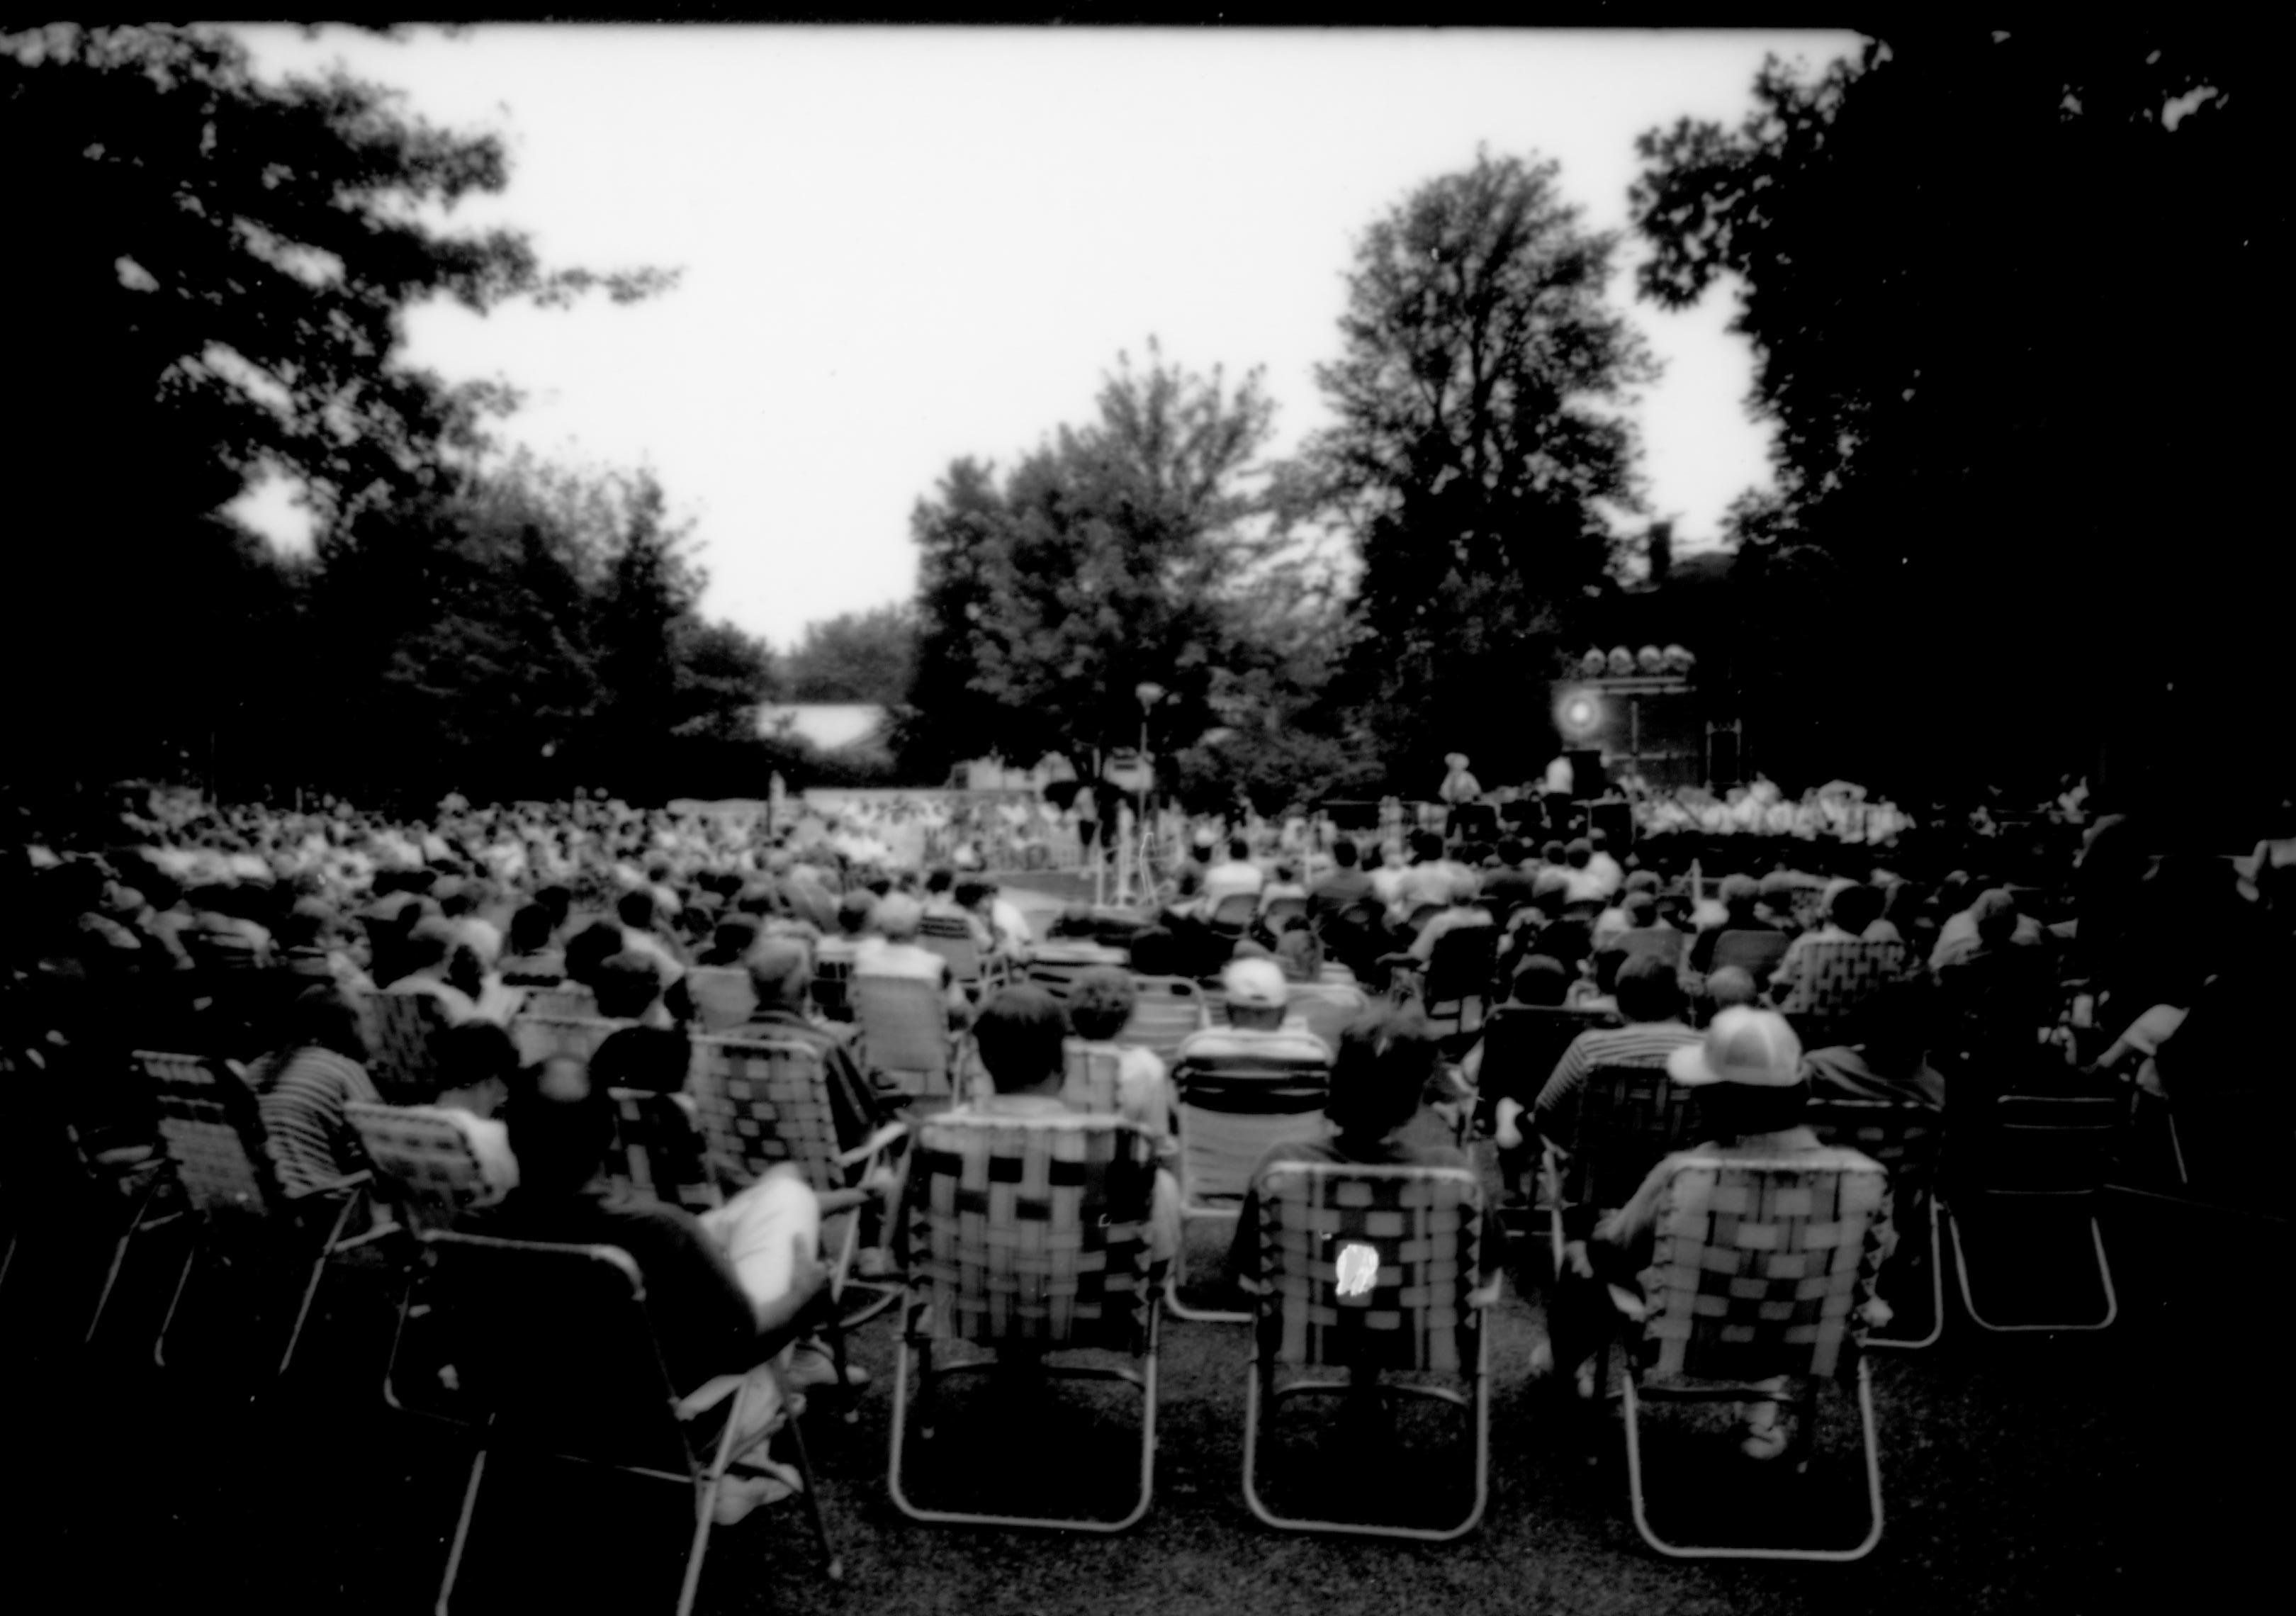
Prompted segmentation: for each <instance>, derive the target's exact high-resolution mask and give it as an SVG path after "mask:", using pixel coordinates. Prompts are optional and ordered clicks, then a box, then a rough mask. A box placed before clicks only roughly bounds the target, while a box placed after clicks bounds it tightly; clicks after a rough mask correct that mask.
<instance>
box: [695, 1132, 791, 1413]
mask: <svg viewBox="0 0 2296 1616" xmlns="http://www.w3.org/2000/svg"><path fill="white" fill-rule="evenodd" d="M701 1226H702V1228H703V1229H705V1230H707V1231H708V1232H709V1237H710V1238H711V1239H712V1240H714V1241H716V1242H717V1246H718V1249H719V1250H720V1251H724V1252H725V1253H726V1259H727V1260H728V1261H729V1262H731V1263H732V1264H733V1265H734V1278H735V1279H737V1280H739V1281H740V1282H741V1285H742V1293H743V1294H744V1295H746V1296H747V1297H748V1298H749V1299H750V1303H751V1305H752V1306H756V1307H763V1306H765V1305H766V1304H767V1303H769V1302H773V1301H777V1300H780V1299H781V1298H782V1297H783V1296H786V1295H788V1294H789V1290H790V1285H791V1282H792V1281H793V1280H794V1278H795V1276H796V1274H797V1264H798V1259H799V1255H800V1253H802V1254H803V1255H804V1256H807V1257H812V1256H815V1255H816V1254H817V1253H818V1252H819V1251H820V1249H821V1203H820V1202H818V1201H816V1199H815V1198H814V1194H813V1190H812V1187H811V1186H810V1185H808V1184H807V1183H806V1181H805V1178H804V1176H803V1175H802V1174H800V1173H799V1171H798V1169H796V1168H795V1167H793V1166H790V1165H788V1164H786V1163H784V1164H783V1165H782V1166H779V1167H776V1168H774V1169H771V1170H770V1171H768V1172H767V1174H766V1176H765V1177H762V1178H760V1179H758V1181H757V1183H755V1184H753V1185H750V1187H749V1188H748V1189H745V1190H743V1191H742V1193H741V1194H738V1195H735V1196H734V1198H733V1199H732V1200H730V1201H728V1202H726V1204H725V1205H724V1206H722V1207H718V1208H717V1209H716V1210H712V1211H708V1212H704V1213H702V1214H701ZM788 1356H789V1349H786V1348H784V1349H783V1351H782V1352H781V1354H780V1355H779V1357H780V1358H784V1359H785V1358H788ZM743 1387H746V1388H747V1392H746V1395H745V1396H743V1398H742V1401H741V1407H740V1410H739V1415H738V1423H737V1424H736V1426H735V1428H734V1452H735V1453H737V1454H739V1453H742V1452H743V1451H744V1450H745V1449H747V1448H750V1447H751V1446H752V1441H751V1439H753V1438H754V1437H756V1436H757V1435H758V1434H759V1433H761V1432H766V1431H772V1430H774V1429H775V1427H777V1426H778V1425H779V1424H780V1423H781V1416H782V1397H781V1389H780V1386H779V1385H778V1383H777V1382H775V1379H774V1376H773V1371H772V1366H771V1365H770V1364H760V1365H758V1366H757V1367H756V1368H755V1369H752V1370H750V1372H749V1373H748V1374H721V1375H718V1376H717V1378H716V1379H714V1380H711V1381H709V1382H705V1383H704V1384H702V1385H701V1386H700V1387H698V1388H697V1389H695V1390H694V1391H693V1393H692V1394H691V1395H689V1396H688V1397H686V1398H685V1399H684V1400H683V1401H682V1402H680V1403H679V1404H678V1406H677V1412H678V1414H679V1415H680V1416H681V1417H685V1418H691V1417H692V1416H693V1415H697V1414H701V1413H702V1412H704V1411H705V1410H708V1409H710V1408H714V1407H717V1405H718V1404H719V1403H721V1402H723V1401H725V1399H726V1398H728V1397H730V1396H732V1395H733V1394H734V1391H735V1390H740V1389H742V1388H743Z"/></svg>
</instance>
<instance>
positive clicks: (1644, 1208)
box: [1551, 1007, 1897, 1460]
mask: <svg viewBox="0 0 2296 1616" xmlns="http://www.w3.org/2000/svg"><path fill="white" fill-rule="evenodd" d="M1666 1064H1667V1070H1668V1071H1669V1073H1670V1074H1671V1075H1672V1076H1673V1078H1674V1080H1675V1081H1676V1082H1677V1083H1681V1084H1684V1085H1686V1086H1689V1087H1696V1088H1698V1089H1699V1090H1700V1095H1699V1103H1700V1106H1701V1111H1700V1118H1701V1121H1702V1127H1701V1128H1699V1130H1698V1131H1700V1132H1701V1133H1703V1134H1705V1135H1706V1136H1708V1140H1707V1143H1705V1144H1700V1145H1697V1146H1695V1147H1694V1148H1693V1149H1691V1150H1688V1151H1680V1152H1677V1153H1674V1154H1672V1155H1670V1156H1669V1157H1667V1158H1666V1159H1665V1160H1664V1161H1661V1162H1660V1163H1659V1164H1658V1165H1657V1166H1656V1167H1654V1168H1652V1169H1651V1171H1650V1176H1649V1177H1646V1178H1644V1180H1643V1183H1642V1187H1641V1188H1639V1189H1637V1190H1636V1192H1635V1194H1634V1195H1633V1197H1632V1199H1630V1200H1629V1201H1628V1202H1627V1204H1626V1205H1625V1206H1623V1207H1621V1208H1620V1209H1619V1210H1617V1211H1615V1212H1612V1213H1611V1214H1610V1215H1609V1216H1608V1217H1606V1218H1603V1221H1602V1222H1601V1223H1599V1224H1598V1225H1596V1226H1595V1231H1594V1233H1593V1235H1591V1236H1590V1237H1589V1238H1588V1239H1587V1242H1586V1243H1585V1244H1584V1245H1573V1246H1571V1247H1570V1248H1568V1249H1567V1252H1566V1263H1565V1267H1564V1270H1563V1272H1562V1274H1561V1275H1560V1276H1557V1279H1556V1286H1555V1295H1554V1308H1553V1313H1552V1319H1551V1327H1552V1328H1553V1330H1554V1352H1555V1361H1556V1362H1557V1363H1558V1364H1560V1365H1564V1366H1569V1365H1573V1364H1581V1363H1582V1360H1587V1359H1590V1358H1591V1356H1592V1355H1593V1353H1594V1352H1595V1348H1596V1346H1597V1345H1599V1344H1600V1341H1601V1339H1602V1337H1601V1335H1600V1334H1599V1333H1598V1332H1602V1331H1604V1330H1607V1329H1608V1328H1610V1327H1611V1326H1610V1320H1611V1317H1613V1305H1611V1303H1610V1301H1609V1299H1608V1297H1606V1295H1605V1292H1606V1291H1607V1292H1610V1293H1611V1295H1616V1296H1620V1297H1621V1298H1622V1299H1623V1300H1621V1301H1620V1302H1619V1303H1618V1304H1616V1306H1617V1307H1619V1308H1624V1307H1626V1305H1627V1303H1628V1302H1636V1305H1639V1297H1640V1296H1641V1294H1642V1292H1641V1281H1642V1270H1643V1268H1644V1266H1645V1265H1646V1264H1647V1263H1648V1262H1649V1260H1650V1257H1651V1251H1652V1237H1653V1235H1654V1234H1655V1232H1656V1230H1657V1228H1658V1226H1659V1223H1660V1220H1661V1212H1662V1210H1663V1208H1662V1206H1661V1201H1662V1198H1663V1197H1664V1196H1665V1194H1667V1192H1668V1189H1669V1181H1670V1180H1671V1179H1672V1178H1673V1177H1674V1173H1675V1169H1677V1167H1679V1166H1680V1165H1681V1164H1682V1163H1683V1162H1684V1161H1688V1160H1690V1159H1691V1158H1693V1157H1696V1156H1721V1157H1723V1158H1725V1159H1726V1160H1727V1159H1732V1158H1739V1159H1746V1160H1753V1161H1775V1160H1777V1159H1779V1158H1782V1157H1784V1158H1791V1159H1792V1160H1793V1161H1796V1162H1798V1163H1802V1164H1806V1165H1808V1167H1810V1168H1813V1169H1833V1168H1840V1169H1866V1170H1868V1171H1873V1170H1878V1169H1876V1168H1875V1164H1874V1162H1873V1161H1871V1160H1869V1159H1868V1158H1866V1156H1863V1155H1861V1154H1859V1153H1857V1152H1856V1151H1853V1150H1843V1149H1840V1148H1838V1147H1835V1146H1832V1145H1827V1144H1821V1143H1820V1142H1819V1140H1818V1137H1817V1136H1816V1134H1815V1133H1813V1132H1812V1131H1811V1130H1810V1129H1809V1128H1808V1127H1806V1126H1804V1125H1803V1122H1802V1112H1803V1110H1804V1109H1805V1107H1806V1106H1807V1105H1808V1100H1809V1083H1808V1080H1807V1079H1805V1078H1804V1077H1803V1075H1802V1070H1801V1044H1800V1040H1799V1039H1798V1038H1795V1037H1794V1032H1793V1029H1792V1027H1791V1026H1789V1025H1788V1024H1787V1022H1786V1019H1785V1017H1784V1016H1782V1015H1780V1014H1778V1013H1777V1012H1775V1011H1774V1010H1752V1009H1746V1008H1743V1007H1734V1008H1732V1009H1729V1010H1726V1011H1724V1012H1722V1013H1721V1014H1719V1015H1718V1016H1716V1017H1715V1018H1714V1021H1713V1024H1712V1025H1711V1026H1710V1027H1709V1028H1708V1029H1707V1031H1706V1037H1705V1039H1704V1040H1703V1041H1702V1042H1700V1043H1693V1044H1685V1045H1684V1046H1682V1047H1680V1048H1678V1049H1677V1050H1676V1051H1675V1052H1674V1054H1672V1055H1671V1056H1670V1057H1669V1059H1668V1061H1667V1063H1666ZM1867 1242H1868V1247H1869V1251H1868V1257H1869V1260H1867V1261H1866V1263H1865V1265H1864V1266H1863V1268H1862V1270H1861V1278H1860V1282H1859V1309H1858V1311H1859V1314H1860V1316H1861V1317H1863V1318H1864V1320H1865V1321H1866V1324H1868V1325H1876V1326H1878V1325H1885V1324H1887V1323H1888V1322H1889V1321H1890V1307H1889V1304H1888V1303H1887V1302H1885V1301H1883V1300H1882V1299H1881V1298H1880V1297H1879V1296H1877V1295H1875V1294H1874V1283H1873V1282H1874V1272H1875V1270H1876V1269H1878V1268H1879V1267H1880V1266H1881V1264H1882V1260H1883V1259H1886V1258H1887V1257H1888V1256H1889V1254H1890V1251H1892V1250H1894V1249H1895V1248H1896V1245H1897V1233H1896V1231H1895V1230H1894V1229H1893V1228H1892V1227H1891V1226H1890V1202H1889V1198H1888V1197H1887V1195H1886V1194H1885V1195H1884V1197H1883V1200H1882V1207H1881V1210H1880V1211H1879V1212H1877V1213H1876V1214H1875V1215H1874V1220H1873V1222H1872V1224H1871V1225H1870V1226H1869V1229H1868V1234H1867ZM1773 1385H1774V1386H1775V1389H1776V1390H1781V1391H1783V1390H1784V1387H1783V1384H1782V1383H1778V1382H1773ZM1576 1390H1577V1391H1578V1394H1579V1397H1580V1398H1582V1399H1588V1400H1590V1401H1591V1400H1592V1399H1593V1398H1594V1396H1595V1392H1596V1390H1598V1388H1596V1387H1595V1385H1594V1383H1593V1378H1592V1364H1591V1362H1588V1363H1585V1364H1584V1365H1583V1366H1582V1368H1581V1371H1580V1374H1579V1377H1578V1381H1577V1386H1576ZM1740 1414H1741V1416H1742V1417H1743V1419H1744V1421H1745V1427H1746V1429H1745V1434H1744V1437H1743V1440H1742V1441H1741V1444H1740V1446H1741V1448H1742V1450H1743V1452H1744V1453H1745V1455H1746V1456H1747V1457H1749V1458H1752V1459H1763V1460H1767V1459H1775V1458H1776V1457H1777V1456H1779V1455H1780V1454H1782V1453H1784V1451H1785V1450H1786V1447H1787V1444H1788V1442H1789V1440H1790V1439H1791V1437H1792V1432H1791V1431H1789V1429H1788V1428H1787V1425H1786V1423H1784V1420H1783V1419H1782V1418H1781V1416H1780V1413H1779V1408H1778V1405H1777V1403H1776V1402H1775V1400H1767V1401H1761V1402H1755V1403H1751V1404H1746V1405H1742V1406H1741V1408H1740Z"/></svg>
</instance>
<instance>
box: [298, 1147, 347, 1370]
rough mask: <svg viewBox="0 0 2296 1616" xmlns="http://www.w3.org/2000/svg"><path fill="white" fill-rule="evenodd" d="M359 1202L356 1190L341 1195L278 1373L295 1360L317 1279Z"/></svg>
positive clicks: (316, 1293)
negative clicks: (337, 1209)
mask: <svg viewBox="0 0 2296 1616" xmlns="http://www.w3.org/2000/svg"><path fill="white" fill-rule="evenodd" d="M358 1203H359V1195H358V1193H357V1191H353V1192H352V1193H351V1194H348V1195H346V1196H344V1197H343V1204H342V1210H340V1211H338V1212H337V1213H336V1214H335V1221H334V1226H332V1228H330V1229H328V1231H327V1238H326V1240H325V1242H324V1243H323V1244H322V1245H321V1246H320V1247H319V1255H318V1257H317V1259H316V1260H315V1261H313V1263H312V1264H311V1278H310V1283H309V1284H306V1285H305V1286H304V1287H303V1305H302V1306H301V1307H299V1308H296V1309H295V1326H294V1328H293V1329H291V1330H290V1331H288V1333H287V1350H286V1351H285V1352H283V1353H282V1354H281V1355H280V1358H279V1374H281V1375H282V1376H283V1375H285V1374H286V1373H287V1366H288V1365H290V1364H291V1363H293V1362H294V1361H295V1349H296V1347H297V1345H298V1344H299V1342H300V1341H302V1339H303V1321H304V1320H306V1319H307V1318H309V1317H311V1302H312V1300H313V1299H314V1298H315V1297H316V1296H317V1295H318V1294H319V1281H320V1280H322V1279H323V1278H324V1277H325V1276H326V1272H327V1260H328V1259H330V1258H331V1257H332V1256H333V1255H334V1253H335V1243H336V1242H337V1241H339V1240H340V1239H341V1238H342V1237H343V1226H344V1225H345V1224H347V1223H348V1222H349V1221H350V1216H351V1209H352V1208H353V1207H355V1206H357V1204H358Z"/></svg>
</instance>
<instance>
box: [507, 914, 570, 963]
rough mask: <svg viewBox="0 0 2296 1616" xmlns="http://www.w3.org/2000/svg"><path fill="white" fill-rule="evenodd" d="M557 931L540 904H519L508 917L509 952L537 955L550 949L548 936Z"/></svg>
mask: <svg viewBox="0 0 2296 1616" xmlns="http://www.w3.org/2000/svg"><path fill="white" fill-rule="evenodd" d="M557 930H558V928H557V927H556V926H555V925H554V924H553V923H552V922H551V919H550V911H549V910H548V909H547V908H545V907H544V906H542V905H541V904H540V903H538V902H537V903H530V904H521V905H520V906H518V908H517V909H516V910H514V911H513V912H512V915H511V917H510V943H509V947H510V951H511V952H512V954H539V953H541V952H542V951H543V950H544V949H545V948H547V947H550V934H551V933H552V932H553V931H557Z"/></svg>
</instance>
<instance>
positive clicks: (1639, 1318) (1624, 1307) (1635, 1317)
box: [1603, 1285, 1650, 1325]
mask: <svg viewBox="0 0 2296 1616" xmlns="http://www.w3.org/2000/svg"><path fill="white" fill-rule="evenodd" d="M1603 1289H1604V1290H1606V1291H1608V1292H1610V1294H1611V1307H1613V1308H1617V1309H1618V1311H1619V1316H1620V1317H1622V1318H1627V1319H1631V1320H1632V1321H1634V1322H1635V1323H1636V1324H1638V1325H1639V1324H1641V1323H1643V1322H1644V1320H1645V1319H1647V1318H1649V1317H1650V1304H1649V1303H1648V1302H1646V1301H1644V1300H1643V1299H1642V1298H1641V1297H1639V1296H1636V1294H1635V1293H1634V1292H1631V1291H1629V1290H1628V1289H1627V1288H1626V1287H1625V1286H1624V1285H1605V1286H1604V1287H1603Z"/></svg>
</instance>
